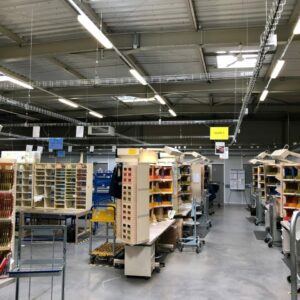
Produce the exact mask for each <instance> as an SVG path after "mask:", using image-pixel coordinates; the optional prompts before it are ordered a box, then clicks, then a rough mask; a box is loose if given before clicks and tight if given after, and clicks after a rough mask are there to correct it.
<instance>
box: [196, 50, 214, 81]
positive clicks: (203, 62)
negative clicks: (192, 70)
mask: <svg viewBox="0 0 300 300" xmlns="http://www.w3.org/2000/svg"><path fill="white" fill-rule="evenodd" d="M197 48H198V51H199V56H200V61H201V65H202V68H203V71H204V73H205V75H206V78H207V82H208V83H211V79H210V78H209V73H208V71H207V66H206V61H205V57H204V54H203V47H201V46H198V47H197Z"/></svg>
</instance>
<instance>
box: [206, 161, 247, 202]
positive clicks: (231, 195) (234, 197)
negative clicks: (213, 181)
mask: <svg viewBox="0 0 300 300" xmlns="http://www.w3.org/2000/svg"><path fill="white" fill-rule="evenodd" d="M251 158H253V157H252V156H251V157H245V156H242V155H239V156H230V157H229V159H225V160H221V159H219V158H217V156H212V157H210V159H211V160H212V161H213V164H214V163H218V164H224V187H223V188H224V203H225V204H245V196H244V194H243V193H242V192H239V191H230V188H229V184H230V170H231V169H243V165H244V164H247V163H248V161H249V160H250V159H251ZM220 188H221V187H220ZM249 192H250V191H249V190H248V189H246V192H245V193H246V197H249Z"/></svg>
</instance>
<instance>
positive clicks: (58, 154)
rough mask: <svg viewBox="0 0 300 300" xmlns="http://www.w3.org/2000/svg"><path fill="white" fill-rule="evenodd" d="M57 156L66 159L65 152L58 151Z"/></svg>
mask: <svg viewBox="0 0 300 300" xmlns="http://www.w3.org/2000/svg"><path fill="white" fill-rule="evenodd" d="M56 156H57V157H65V151H63V150H58V151H57V152H56Z"/></svg>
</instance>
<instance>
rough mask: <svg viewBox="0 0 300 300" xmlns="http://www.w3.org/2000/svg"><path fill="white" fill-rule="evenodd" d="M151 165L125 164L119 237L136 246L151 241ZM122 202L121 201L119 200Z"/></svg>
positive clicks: (119, 209)
mask: <svg viewBox="0 0 300 300" xmlns="http://www.w3.org/2000/svg"><path fill="white" fill-rule="evenodd" d="M148 177H149V164H138V165H130V164H123V177H122V199H121V205H120V207H119V208H117V210H118V211H119V212H117V213H118V214H120V215H119V217H121V226H120V228H119V229H118V230H117V234H118V237H119V238H120V239H121V240H122V241H123V242H124V243H126V244H129V245H135V244H141V243H143V242H147V241H148V240H149V225H150V222H149V183H148V181H147V180H145V179H147V178H148ZM118 201H120V200H118Z"/></svg>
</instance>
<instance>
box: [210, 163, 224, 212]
mask: <svg viewBox="0 0 300 300" xmlns="http://www.w3.org/2000/svg"><path fill="white" fill-rule="evenodd" d="M212 181H213V182H216V183H218V184H219V191H218V193H217V195H216V196H217V197H216V200H215V203H216V204H220V205H222V206H223V205H224V165H223V164H213V165H212Z"/></svg>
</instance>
